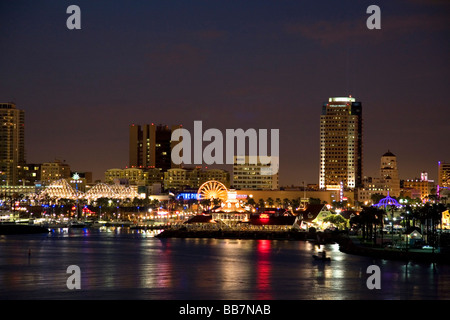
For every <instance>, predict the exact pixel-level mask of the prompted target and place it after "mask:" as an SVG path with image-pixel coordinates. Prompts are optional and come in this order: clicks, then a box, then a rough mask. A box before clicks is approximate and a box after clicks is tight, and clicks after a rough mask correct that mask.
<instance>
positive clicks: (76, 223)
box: [69, 220, 90, 228]
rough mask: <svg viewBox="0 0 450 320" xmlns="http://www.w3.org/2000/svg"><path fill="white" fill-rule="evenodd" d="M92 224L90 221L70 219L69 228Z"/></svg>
mask: <svg viewBox="0 0 450 320" xmlns="http://www.w3.org/2000/svg"><path fill="white" fill-rule="evenodd" d="M89 226H90V224H89V223H87V222H83V221H76V220H74V221H70V222H69V228H88V227H89Z"/></svg>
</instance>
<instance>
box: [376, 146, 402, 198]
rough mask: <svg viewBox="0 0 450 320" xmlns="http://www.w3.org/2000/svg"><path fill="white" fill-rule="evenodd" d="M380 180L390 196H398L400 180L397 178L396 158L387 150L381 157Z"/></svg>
mask: <svg viewBox="0 0 450 320" xmlns="http://www.w3.org/2000/svg"><path fill="white" fill-rule="evenodd" d="M380 178H381V179H382V180H384V181H385V183H386V185H387V187H388V189H389V195H390V196H392V197H398V196H400V178H399V177H398V168H397V157H396V156H395V155H394V154H393V153H392V152H390V151H389V150H388V152H386V153H385V154H383V156H382V157H381V165H380Z"/></svg>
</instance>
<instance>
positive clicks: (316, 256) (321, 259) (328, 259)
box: [313, 251, 331, 261]
mask: <svg viewBox="0 0 450 320" xmlns="http://www.w3.org/2000/svg"><path fill="white" fill-rule="evenodd" d="M313 258H314V260H318V261H331V258H330V257H327V256H326V252H325V251H322V254H321V255H316V254H313Z"/></svg>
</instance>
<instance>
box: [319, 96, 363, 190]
mask: <svg viewBox="0 0 450 320" xmlns="http://www.w3.org/2000/svg"><path fill="white" fill-rule="evenodd" d="M362 125H363V121H362V105H361V102H358V101H356V99H355V98H352V97H351V96H350V97H333V98H329V99H328V102H327V103H324V104H323V106H322V114H321V116H320V174H319V187H320V189H325V190H330V189H339V188H340V185H341V184H342V185H343V187H344V189H354V188H357V187H361V186H362V167H363V166H362V163H363V162H362V161H363V154H362V147H363V143H362Z"/></svg>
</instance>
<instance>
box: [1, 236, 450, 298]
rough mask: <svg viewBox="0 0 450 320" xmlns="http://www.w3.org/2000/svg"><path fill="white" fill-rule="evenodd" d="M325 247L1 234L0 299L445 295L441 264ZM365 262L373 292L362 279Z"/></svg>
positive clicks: (449, 285) (446, 271) (447, 273)
mask: <svg viewBox="0 0 450 320" xmlns="http://www.w3.org/2000/svg"><path fill="white" fill-rule="evenodd" d="M322 248H323V246H322ZM325 249H326V250H327V252H328V254H329V255H330V256H331V258H332V261H331V262H325V263H324V262H316V261H314V260H313V259H312V254H314V253H317V251H318V248H317V247H315V246H314V245H313V244H311V243H309V242H305V241H278V240H226V239H225V240H222V239H158V238H154V237H153V234H151V233H148V232H139V231H130V230H128V229H122V230H121V229H120V228H118V229H105V230H82V229H80V230H76V231H67V229H66V230H63V231H57V232H53V233H51V234H49V235H14V236H0V299H33V300H34V299H146V300H150V299H151V300H158V299H161V300H163V299H164V300H178V299H195V300H197V299H207V300H223V299H226V300H230V299H238V300H255V299H257V300H260V299H271V300H318V299H338V300H343V299H345V300H347V299H395V300H397V299H402V300H406V299H421V300H423V299H440V300H442V299H449V298H450V266H448V265H439V264H437V265H433V264H424V263H422V264H415V263H409V264H408V265H406V264H405V263H402V262H396V261H386V260H374V259H372V258H367V257H359V256H354V255H349V254H345V253H342V252H340V251H339V247H338V246H337V245H326V246H325ZM29 253H30V254H29ZM373 264H375V265H378V266H379V267H380V269H381V289H380V290H369V289H368V288H367V286H366V281H367V279H368V277H369V276H370V274H368V273H367V272H366V271H367V267H368V266H369V265H373ZM70 265H77V266H79V267H80V269H81V289H80V290H69V289H68V288H67V285H66V281H67V279H68V277H69V276H70V274H68V273H67V272H66V271H67V267H68V266H70Z"/></svg>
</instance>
